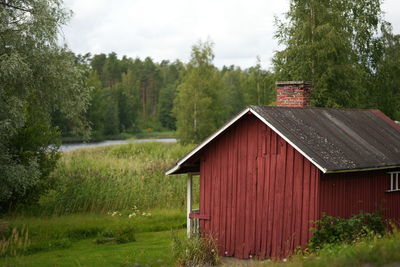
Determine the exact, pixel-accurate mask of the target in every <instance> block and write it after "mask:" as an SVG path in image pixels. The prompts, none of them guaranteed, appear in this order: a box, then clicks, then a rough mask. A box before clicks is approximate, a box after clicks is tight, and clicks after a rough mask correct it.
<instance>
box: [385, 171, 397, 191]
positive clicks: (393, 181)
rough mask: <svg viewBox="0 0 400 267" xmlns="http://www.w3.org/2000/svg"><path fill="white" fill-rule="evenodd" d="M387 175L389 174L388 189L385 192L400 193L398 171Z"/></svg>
mask: <svg viewBox="0 0 400 267" xmlns="http://www.w3.org/2000/svg"><path fill="white" fill-rule="evenodd" d="M388 174H390V180H389V181H390V189H389V190H387V191H386V192H397V191H400V171H397V172H388Z"/></svg>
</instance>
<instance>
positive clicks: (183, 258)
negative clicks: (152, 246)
mask: <svg viewBox="0 0 400 267" xmlns="http://www.w3.org/2000/svg"><path fill="white" fill-rule="evenodd" d="M172 240H173V243H172V253H173V257H174V258H175V260H176V265H177V266H180V267H192V266H204V265H206V266H215V265H218V264H219V257H218V248H217V244H216V242H215V240H214V239H212V238H211V237H208V238H203V237H198V236H195V237H192V238H181V237H179V236H178V235H177V234H176V233H173V238H172Z"/></svg>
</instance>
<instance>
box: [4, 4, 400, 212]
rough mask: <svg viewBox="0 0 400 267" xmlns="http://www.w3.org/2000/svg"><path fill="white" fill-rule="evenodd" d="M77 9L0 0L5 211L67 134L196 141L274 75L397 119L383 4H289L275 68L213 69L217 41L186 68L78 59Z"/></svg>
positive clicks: (396, 62)
mask: <svg viewBox="0 0 400 267" xmlns="http://www.w3.org/2000/svg"><path fill="white" fill-rule="evenodd" d="M249 8H251V6H249ZM70 16H71V11H69V10H67V9H65V8H64V7H63V3H62V1H59V0H35V1H31V0H18V1H6V0H0V185H1V186H0V210H10V209H13V208H15V207H16V206H17V205H18V204H26V203H35V202H36V201H37V200H38V199H39V197H40V195H41V194H42V193H43V192H45V191H46V190H49V189H51V188H54V186H55V185H54V181H52V179H51V178H50V177H51V176H50V173H51V172H52V171H53V170H54V168H55V166H56V164H57V162H58V159H59V158H60V153H59V150H58V148H59V146H60V144H61V136H64V137H68V136H86V137H88V138H95V137H100V138H101V137H104V136H112V135H118V134H121V133H130V134H134V133H138V132H143V131H163V130H176V133H177V134H176V136H177V138H178V139H179V140H180V142H182V143H199V142H200V141H201V140H203V139H204V138H205V137H206V136H208V135H209V134H211V133H212V132H213V131H215V130H216V129H217V128H218V127H220V126H221V125H222V124H223V123H224V122H226V120H228V119H229V118H230V117H232V116H233V115H234V114H236V113H237V112H238V111H240V110H241V109H242V108H244V107H245V106H247V105H271V104H272V105H273V102H274V97H275V92H274V82H275V81H277V80H280V81H285V80H286V81H287V80H305V81H311V82H312V85H313V91H312V105H313V106H316V107H336V108H341V107H344V108H377V109H380V110H381V111H383V112H384V113H385V114H387V115H388V116H389V117H391V118H392V119H396V120H400V75H399V74H400V35H398V34H394V33H393V31H392V27H391V25H390V23H389V22H387V21H385V20H384V14H383V12H382V10H381V0H330V1H314V0H291V1H290V7H289V10H288V11H287V12H286V14H285V16H283V17H282V18H281V20H277V22H276V32H275V36H271V38H273V37H275V38H276V39H277V40H278V41H279V43H280V44H281V47H282V49H281V50H279V51H276V52H275V53H274V54H273V55H271V56H272V62H271V69H270V70H265V69H263V68H262V67H261V64H260V60H259V59H255V64H254V66H253V67H251V68H247V69H241V68H239V67H237V66H228V67H222V68H217V67H216V66H215V65H214V63H213V60H214V52H213V44H212V42H211V41H205V42H198V43H196V44H194V45H193V47H192V50H191V56H190V61H189V62H186V63H184V62H181V61H179V60H177V61H173V62H170V61H161V62H154V61H153V60H152V59H151V58H150V57H148V58H145V59H138V58H134V59H133V58H128V57H126V56H123V55H117V54H115V53H109V54H99V55H90V54H87V55H75V54H74V53H73V52H71V51H70V50H69V49H68V47H66V46H60V42H59V30H60V27H61V26H63V25H65V24H66V23H67V21H68V20H69V18H70ZM244 49H245V48H244ZM149 56H151V55H149Z"/></svg>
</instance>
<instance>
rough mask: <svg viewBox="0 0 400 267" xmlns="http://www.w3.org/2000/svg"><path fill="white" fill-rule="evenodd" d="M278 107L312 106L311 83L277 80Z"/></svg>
mask: <svg viewBox="0 0 400 267" xmlns="http://www.w3.org/2000/svg"><path fill="white" fill-rule="evenodd" d="M276 105H277V106H278V107H309V106H311V83H310V82H304V81H289V82H276Z"/></svg>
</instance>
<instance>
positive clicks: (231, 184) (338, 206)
mask: <svg viewBox="0 0 400 267" xmlns="http://www.w3.org/2000/svg"><path fill="white" fill-rule="evenodd" d="M309 103H310V86H309V84H307V83H304V82H283V83H277V104H278V106H277V107H266V106H250V107H248V108H246V109H245V110H243V111H242V112H241V113H240V114H238V115H237V116H236V117H235V118H233V119H232V120H231V121H229V122H228V123H227V124H226V125H225V126H223V127H222V128H221V129H219V130H218V131H217V132H216V133H214V134H213V135H211V136H210V137H209V138H207V139H206V140H205V141H204V142H203V143H202V144H200V145H199V146H198V147H196V148H195V149H194V150H193V151H191V152H190V153H189V154H188V155H186V156H185V157H184V158H183V159H181V160H180V161H179V162H178V163H177V164H176V166H174V167H173V168H172V169H171V170H169V171H168V172H167V174H182V173H188V174H189V176H188V177H189V178H188V229H189V228H190V227H189V226H190V225H191V224H190V221H189V220H190V219H192V220H196V221H197V220H198V222H199V227H200V232H201V233H202V234H203V235H212V236H213V237H214V238H216V240H217V242H218V245H219V253H220V254H221V255H226V256H234V257H238V258H249V257H253V256H254V257H260V258H275V259H282V258H285V257H287V256H288V255H290V253H291V252H292V251H293V250H294V249H295V248H296V247H298V246H302V247H304V246H306V244H307V243H308V241H309V239H310V235H311V232H310V227H311V224H312V221H314V220H317V219H319V218H320V217H321V214H323V213H325V214H327V215H332V216H342V217H349V216H351V215H352V214H355V213H359V212H360V211H364V212H372V211H375V210H377V209H381V210H382V212H383V215H384V216H386V217H387V218H391V219H394V220H400V126H399V125H397V124H396V123H394V122H393V121H392V120H391V119H389V118H388V117H387V116H385V115H384V114H383V113H382V112H380V111H379V110H356V109H330V108H311V107H309ZM193 174H197V175H200V208H199V211H198V212H193V211H192V209H191V179H192V178H191V177H192V175H193ZM189 230H190V229H189Z"/></svg>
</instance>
